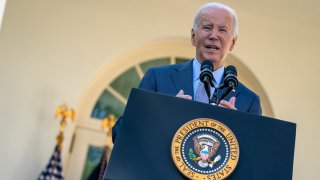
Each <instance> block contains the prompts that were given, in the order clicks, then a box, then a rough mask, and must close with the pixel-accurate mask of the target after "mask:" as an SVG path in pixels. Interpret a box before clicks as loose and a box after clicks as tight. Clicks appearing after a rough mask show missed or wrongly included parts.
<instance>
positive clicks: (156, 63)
mask: <svg viewBox="0 0 320 180" xmlns="http://www.w3.org/2000/svg"><path fill="white" fill-rule="evenodd" d="M169 64H170V57H165V58H159V59H155V60H151V61H147V62H144V63H142V64H140V66H141V69H142V71H143V72H144V73H145V72H146V71H147V70H148V69H149V68H151V67H156V66H165V65H169Z"/></svg>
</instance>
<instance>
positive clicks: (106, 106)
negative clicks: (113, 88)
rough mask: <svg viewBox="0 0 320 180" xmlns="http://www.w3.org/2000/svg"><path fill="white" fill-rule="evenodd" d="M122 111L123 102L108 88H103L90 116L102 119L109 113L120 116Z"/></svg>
mask: <svg viewBox="0 0 320 180" xmlns="http://www.w3.org/2000/svg"><path fill="white" fill-rule="evenodd" d="M123 111H124V104H123V103H121V102H120V101H119V100H118V99H117V98H115V97H114V96H113V95H112V94H111V93H110V92H109V91H108V90H104V91H103V93H102V94H101V96H100V97H99V100H98V102H97V103H96V105H95V107H94V109H93V111H92V114H91V116H92V117H93V118H97V119H104V118H105V117H107V116H108V115H109V114H113V115H115V116H116V117H120V116H121V115H122V113H123Z"/></svg>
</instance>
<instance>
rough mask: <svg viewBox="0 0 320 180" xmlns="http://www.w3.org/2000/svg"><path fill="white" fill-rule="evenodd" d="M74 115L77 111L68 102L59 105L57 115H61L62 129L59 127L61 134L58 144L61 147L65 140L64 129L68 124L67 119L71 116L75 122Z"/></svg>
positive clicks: (58, 137)
mask: <svg viewBox="0 0 320 180" xmlns="http://www.w3.org/2000/svg"><path fill="white" fill-rule="evenodd" d="M74 116H75V112H74V110H73V109H72V108H69V107H68V106H67V105H66V104H63V105H60V106H58V108H57V109H56V112H55V117H56V118H58V117H61V120H60V129H59V134H58V136H57V138H56V139H57V144H58V146H59V148H61V144H62V141H63V131H64V129H65V127H66V125H67V119H68V118H70V119H71V120H72V122H74Z"/></svg>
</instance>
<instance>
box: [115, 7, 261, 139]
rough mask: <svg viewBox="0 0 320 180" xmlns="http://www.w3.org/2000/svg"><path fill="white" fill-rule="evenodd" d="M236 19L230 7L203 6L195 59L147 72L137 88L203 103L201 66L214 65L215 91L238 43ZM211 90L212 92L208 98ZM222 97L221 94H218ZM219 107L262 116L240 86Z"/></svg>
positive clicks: (196, 24) (197, 22)
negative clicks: (207, 62)
mask: <svg viewBox="0 0 320 180" xmlns="http://www.w3.org/2000/svg"><path fill="white" fill-rule="evenodd" d="M237 34H238V25H237V15H236V13H235V11H234V10H233V9H231V8H230V7H228V6H226V5H223V4H220V3H208V4H205V5H203V6H202V7H201V8H200V9H199V11H198V13H197V14H196V16H195V19H194V23H193V27H192V29H191V43H192V45H193V46H195V49H196V57H195V58H194V59H193V60H191V61H189V62H187V63H184V64H177V65H170V66H164V67H158V68H151V69H149V70H148V71H147V72H146V74H145V76H144V77H143V79H142V81H141V83H140V85H139V88H141V89H146V90H151V91H155V92H159V93H164V94H168V95H172V96H176V97H180V98H185V99H190V100H196V101H202V100H201V98H199V99H198V97H199V94H200V93H201V92H202V94H203V92H204V87H203V83H202V82H201V81H200V79H199V75H200V66H201V63H202V62H203V61H205V60H209V61H211V62H212V63H213V64H214V72H213V77H214V81H215V84H216V85H217V87H219V85H221V84H222V83H223V76H224V60H225V58H226V56H227V55H228V54H229V52H230V51H232V50H233V48H234V46H235V43H236V41H237ZM213 92H214V88H213V87H212V88H211V97H212V93H213ZM220 95H221V94H220ZM219 106H222V107H226V108H230V109H234V110H239V111H243V112H249V113H254V114H259V115H261V106H260V99H259V97H258V96H257V95H256V94H255V93H254V92H252V91H251V90H249V89H248V88H246V87H245V86H244V85H243V84H242V83H239V85H238V86H237V88H236V89H235V91H234V92H232V93H230V94H229V95H228V96H227V97H226V98H225V99H223V100H221V101H220V103H219ZM121 120H122V118H120V119H119V120H118V121H117V123H116V125H115V126H114V128H113V140H114V139H115V136H116V133H117V131H118V128H119V126H120V123H121Z"/></svg>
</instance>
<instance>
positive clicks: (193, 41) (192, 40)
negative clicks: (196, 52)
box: [191, 28, 196, 46]
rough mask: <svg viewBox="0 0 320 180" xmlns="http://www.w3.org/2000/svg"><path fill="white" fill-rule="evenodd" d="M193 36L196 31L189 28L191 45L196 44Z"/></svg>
mask: <svg viewBox="0 0 320 180" xmlns="http://www.w3.org/2000/svg"><path fill="white" fill-rule="evenodd" d="M195 36H196V33H195V32H194V30H193V28H192V29H191V44H192V45H193V46H196V40H195Z"/></svg>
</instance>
